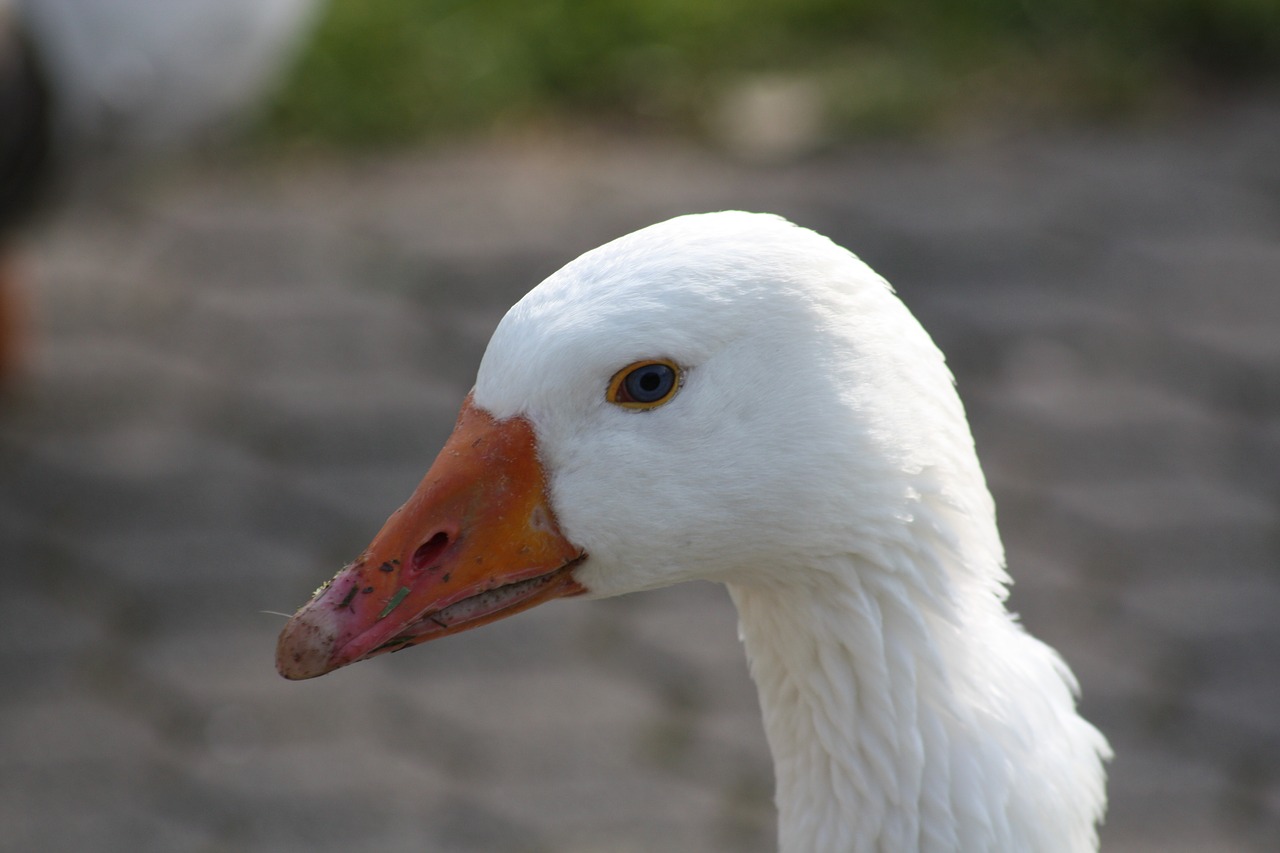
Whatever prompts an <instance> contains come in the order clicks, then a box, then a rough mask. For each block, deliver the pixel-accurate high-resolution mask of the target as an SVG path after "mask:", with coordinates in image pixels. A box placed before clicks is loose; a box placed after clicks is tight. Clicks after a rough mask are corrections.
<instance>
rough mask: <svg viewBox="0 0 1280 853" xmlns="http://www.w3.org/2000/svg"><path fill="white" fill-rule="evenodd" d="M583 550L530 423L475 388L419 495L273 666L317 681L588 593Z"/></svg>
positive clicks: (304, 612) (284, 642) (284, 637)
mask: <svg viewBox="0 0 1280 853" xmlns="http://www.w3.org/2000/svg"><path fill="white" fill-rule="evenodd" d="M585 556H586V554H584V553H583V551H582V549H581V548H578V547H576V546H575V545H573V543H571V542H570V541H569V540H568V539H566V538H565V537H564V535H563V534H562V533H561V532H560V529H559V527H558V526H557V524H556V519H555V515H554V514H553V513H552V511H551V505H550V502H549V500H548V498H547V494H546V478H545V477H544V475H543V472H542V465H541V464H540V463H539V462H538V455H537V446H536V443H535V440H534V433H533V426H532V425H531V424H530V423H529V422H528V421H527V420H525V419H523V418H518V417H516V418H509V419H507V420H504V421H495V420H494V419H493V418H492V417H490V416H489V414H488V413H487V412H485V411H484V410H483V409H480V408H477V407H476V406H475V405H474V404H473V403H472V401H471V397H470V396H468V397H467V399H466V402H464V403H463V406H462V412H461V413H460V414H459V416H458V422H457V424H456V425H455V426H454V429H453V434H452V435H451V436H449V440H448V441H447V442H446V443H445V446H444V449H443V450H441V451H440V455H439V456H437V457H436V461H435V462H434V463H433V464H432V466H431V470H429V471H428V472H427V475H426V477H424V478H423V480H422V482H421V483H420V484H419V485H418V488H417V490H416V491H415V492H414V493H413V495H412V497H410V498H409V500H408V502H406V503H405V505H404V506H402V507H400V509H398V510H396V512H395V513H393V514H392V516H391V517H390V518H389V519H387V523H386V524H385V525H383V528H382V530H381V532H379V533H378V535H377V536H376V537H375V538H374V540H373V542H372V543H371V544H370V545H369V547H368V549H366V550H365V552H364V553H363V554H361V555H360V556H359V557H357V558H356V560H355V562H353V563H352V564H351V565H349V566H347V567H346V568H344V569H343V570H342V571H340V572H338V574H337V576H336V577H335V578H334V579H333V580H331V581H329V582H328V583H327V584H325V585H324V586H322V587H320V589H318V590H317V591H316V593H315V595H314V596H313V597H312V599H311V601H309V602H307V604H306V605H304V606H303V607H302V609H301V610H299V611H298V612H297V613H296V614H294V616H293V618H292V619H290V620H289V623H288V624H287V625H285V627H284V630H283V631H282V632H281V633H280V641H279V643H278V645H277V647H276V668H277V669H278V670H279V671H280V674H281V675H283V676H284V677H285V678H292V679H301V678H313V677H315V676H317V675H324V674H325V673H326V672H331V671H333V670H335V669H337V668H338V667H340V666H346V665H347V664H349V663H355V662H356V661H361V660H367V659H368V658H371V657H374V656H376V655H380V654H382V653H383V652H396V651H399V650H401V649H405V648H408V647H409V646H414V645H417V644H418V643H422V642H425V641H427V640H434V639H436V638H438V637H444V636H447V635H449V634H456V633H458V632H459V631H465V630H467V629H468V628H475V627H477V626H479V625H484V624H487V623H489V622H493V621H494V620H496V619H502V618H504V617H506V616H510V615H512V614H514V613H519V612H520V611H522V610H527V609H529V608H530V607H533V606H534V605H535V604H541V603H542V602H544V601H549V600H550V599H552V598H558V597H561V596H568V595H579V594H581V593H583V592H585V591H586V590H585V589H584V588H583V587H582V586H581V585H579V584H578V583H577V581H575V580H574V578H573V567H574V566H575V565H577V564H578V563H579V562H580V561H581V560H582V559H583V558H584V557H585Z"/></svg>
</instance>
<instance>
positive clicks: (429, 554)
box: [410, 530, 449, 572]
mask: <svg viewBox="0 0 1280 853" xmlns="http://www.w3.org/2000/svg"><path fill="white" fill-rule="evenodd" d="M448 547H449V534H447V533H445V532H444V531H443V530H441V531H440V532H438V533H436V534H435V535H434V536H432V537H431V538H430V539H428V540H427V541H426V542H423V543H422V544H421V545H419V546H418V550H416V551H414V552H413V557H412V558H411V562H410V566H411V567H412V568H413V570H414V571H416V572H421V571H425V570H427V569H430V568H432V567H433V566H434V565H435V564H436V561H437V560H439V559H440V555H441V554H442V553H444V549H445V548H448Z"/></svg>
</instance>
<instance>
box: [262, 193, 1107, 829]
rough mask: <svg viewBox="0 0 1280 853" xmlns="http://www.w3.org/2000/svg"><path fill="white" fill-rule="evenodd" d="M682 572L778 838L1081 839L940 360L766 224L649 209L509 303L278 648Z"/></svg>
mask: <svg viewBox="0 0 1280 853" xmlns="http://www.w3.org/2000/svg"><path fill="white" fill-rule="evenodd" d="M694 579H705V580H712V581H722V582H724V583H725V584H726V585H727V586H728V587H729V592H730V595H731V597H732V598H733V600H734V603H735V604H736V605H737V608H738V612H739V625H740V634H741V637H742V639H743V642H744V644H745V647H746V651H747V656H748V658H749V660H750V664H751V673H752V677H753V678H754V679H755V681H756V683H757V686H758V689H759V694H760V701H761V708H762V711H763V716H764V724H765V733H766V736H767V737H768V740H769V745H770V749H771V751H772V752H773V755H774V761H775V770H776V776H777V780H776V781H777V795H776V801H777V804H778V809H779V840H780V843H781V846H782V848H783V849H784V850H787V851H804V850H855V849H856V850H864V849H887V850H910V849H926V848H927V849H937V850H978V849H983V850H1010V851H1012V850H1019V851H1022V850H1028V851H1029V850H1035V851H1070V853H1080V851H1086V850H1093V849H1096V843H1097V836H1096V832H1095V825H1096V823H1097V821H1098V820H1099V819H1100V818H1101V815H1102V813H1103V809H1104V806H1105V799H1106V798H1105V792H1104V778H1105V777H1104V772H1103V767H1102V762H1103V761H1104V760H1105V759H1106V758H1107V757H1108V756H1109V754H1110V752H1109V747H1108V746H1107V743H1106V740H1105V739H1104V738H1103V737H1102V735H1101V734H1100V733H1098V731H1097V730H1096V729H1094V728H1093V727H1092V726H1090V725H1089V724H1088V723H1087V722H1086V721H1085V720H1083V719H1082V718H1081V717H1080V716H1079V715H1078V714H1077V713H1076V709H1075V697H1074V688H1075V682H1074V679H1073V677H1072V676H1071V673H1070V671H1069V670H1068V669H1067V667H1066V665H1065V664H1064V663H1063V662H1062V661H1061V659H1059V658H1058V657H1057V655H1056V654H1055V653H1054V652H1053V650H1051V649H1049V648H1048V647H1047V646H1045V645H1044V644H1043V643H1040V642H1039V641H1038V640H1036V639H1034V638H1033V637H1031V636H1030V635H1029V634H1027V633H1026V632H1025V631H1024V630H1023V629H1022V627H1021V625H1020V624H1019V623H1018V622H1017V621H1016V620H1015V619H1014V618H1013V617H1012V616H1011V615H1010V614H1009V613H1008V612H1007V611H1006V610H1005V608H1004V598H1005V592H1006V583H1007V580H1008V579H1007V577H1006V575H1005V573H1004V557H1003V552H1002V549H1001V545H1000V540H999V536H998V534H997V532H996V525H995V510H994V506H993V504H992V501H991V497H990V494H989V492H988V491H987V488H986V484H985V482H984V480H983V476H982V471H981V469H980V467H979V465H978V461H977V456H976V454H975V452H974V448H973V441H972V438H971V436H970V433H969V428H968V425H967V423H966V420H965V416H964V412H963V409H962V407H961V405H960V401H959V397H958V396H957V394H956V392H955V389H954V387H953V382H952V379H951V376H950V374H949V372H948V371H947V368H946V366H945V364H944V362H943V359H942V356H941V354H940V353H939V351H938V350H937V348H936V347H934V345H933V343H932V342H931V340H930V339H929V337H928V335H927V334H926V333H925V332H924V331H923V329H922V328H921V327H920V326H919V324H918V323H917V322H916V321H915V319H914V318H913V317H912V316H911V315H910V314H909V313H908V312H907V310H906V308H905V307H904V306H903V305H902V303H901V302H899V301H898V299H897V298H896V297H895V296H894V294H893V292H892V290H891V289H890V288H889V286H888V285H887V284H886V283H885V282H884V280H882V279H881V278H879V277H878V276H877V275H876V274H875V273H873V272H872V271H871V270H870V269H869V268H868V267H867V266H865V265H864V264H863V263H862V262H861V261H859V260H858V259H857V258H855V257H854V256H853V255H852V254H850V253H849V252H848V251H846V250H844V249H842V248H839V247H838V246H836V245H835V244H834V243H832V242H831V241H829V240H827V239H825V238H823V237H820V236H818V235H817V234H814V233H813V232H811V231H807V230H805V229H802V228H799V227H796V226H795V225H792V224H790V223H788V222H786V221H785V220H782V219H779V218H777V217H773V216H766V215H758V214H747V213H716V214H705V215H699V216H686V217H680V218H677V219H673V220H670V221H668V222H665V223H661V224H658V225H655V226H652V227H650V228H646V229H643V230H641V231H638V232H636V233H634V234H631V235H628V236H626V237H622V238H620V239H618V240H615V241H613V242H611V243H608V244H606V245H604V246H602V247H600V248H598V249H596V250H594V251H591V252H588V253H587V254H585V255H583V256H582V257H580V258H578V259H577V260H575V261H573V262H572V263H570V264H568V265H567V266H565V267H564V268H563V269H561V270H560V271H559V272H557V273H555V274H554V275H552V276H551V277H550V278H548V279H547V280H546V281H544V282H542V283H541V284H540V285H538V286H537V287H536V288H534V289H533V290H532V291H530V292H529V293H528V294H527V295H526V296H525V297H524V298H523V299H522V300H520V302H519V303H517V304H516V305H515V306H514V307H513V308H512V309H511V310H510V312H509V313H508V314H507V315H506V317H504V318H503V320H502V322H501V323H500V324H499V326H498V328H497V330H496V331H495V332H494V335H493V338H492V340H491V341H490V343H489V347H488V349H487V351H486V352H485V355H484V358H483V360H482V361H481V364H480V369H479V372H478V374H477V377H476V384H475V388H474V390H473V392H472V393H471V394H470V395H469V396H468V397H467V399H466V401H465V402H464V404H463V407H462V411H461V414H460V415H459V418H458V422H457V425H456V426H455V428H454V431H453V434H452V435H451V436H450V438H449V440H448V441H447V443H446V444H445V446H444V448H443V450H441V452H440V455H439V456H438V457H437V458H436V461H435V463H434V464H433V465H432V466H431V469H430V470H429V471H428V472H427V475H426V477H425V478H424V479H423V481H422V483H421V484H420V485H419V486H418V489H417V490H416V491H415V492H414V494H413V495H412V496H411V497H410V498H409V500H408V501H407V502H406V503H405V505H404V506H403V507H401V508H400V510H398V511H397V512H396V513H394V514H393V515H392V516H391V518H390V519H388V521H387V523H386V525H385V526H384V527H383V529H382V531H381V532H380V533H379V534H378V535H377V536H376V537H375V538H374V540H373V542H372V544H371V545H370V546H369V548H368V549H367V550H366V551H365V552H364V553H363V554H361V555H360V556H359V557H358V558H357V559H356V560H355V561H354V562H353V563H352V564H351V565H349V566H347V567H346V568H344V569H343V570H342V571H340V572H339V573H338V575H337V577H335V578H334V579H333V580H332V581H331V582H329V583H328V584H326V585H325V586H323V587H321V588H320V589H319V590H318V591H317V592H316V594H315V596H314V597H313V598H312V600H311V601H310V602H309V603H308V604H307V605H305V606H304V607H303V608H302V609H301V610H300V611H298V613H297V614H296V615H295V616H294V617H293V618H292V619H291V620H290V622H289V623H288V624H287V625H286V626H285V629H284V631H283V632H282V634H281V636H280V641H279V645H278V647H277V658H276V661H277V667H278V668H279V670H280V672H281V673H282V674H283V675H284V676H285V677H287V678H295V679H296V678H310V677H312V676H316V675H322V674H324V673H326V672H329V671H331V670H333V669H336V668H338V667H340V666H343V665H346V664H349V663H352V662H355V661H359V660H364V659H366V658H370V657H373V656H375V655H379V654H382V653H383V652H388V651H398V650H400V649H403V648H407V647H409V646H412V645H416V644H418V643H421V642H424V641H426V640H430V639H434V638H437V637H443V636H446V635H449V634H453V633H456V632H458V631H462V630H466V629H468V628H473V627H476V626H479V625H483V624H485V623H487V622H491V621H493V620H495V619H500V618H503V617H505V616H509V615H511V614H514V613H517V612H519V611H521V610H524V609H527V608H529V607H532V606H534V605H536V604H539V603H541V602H543V601H547V600H549V599H552V598H558V597H566V596H596V597H602V596H611V595H620V594H623V593H628V592H635V591H639V590H646V589H652V588H655V587H660V586H665V585H668V584H674V583H679V582H681V581H686V580H694Z"/></svg>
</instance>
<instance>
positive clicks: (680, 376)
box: [607, 358, 684, 411]
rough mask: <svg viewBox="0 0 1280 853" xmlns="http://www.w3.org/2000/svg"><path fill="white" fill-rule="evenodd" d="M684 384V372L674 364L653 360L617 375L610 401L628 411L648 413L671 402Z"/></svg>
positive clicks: (639, 363)
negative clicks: (649, 410)
mask: <svg viewBox="0 0 1280 853" xmlns="http://www.w3.org/2000/svg"><path fill="white" fill-rule="evenodd" d="M683 385H684V371H682V370H681V369H680V366H679V365H677V364H676V363H675V362H674V361H670V360H668V359H665V358H649V359H645V360H644V361H637V362H635V363H634V364H628V365H627V366H626V367H624V368H622V369H621V370H619V371H618V372H617V373H615V374H613V378H612V379H610V380H609V393H608V395H607V399H608V400H609V402H610V403H613V404H615V405H618V406H621V407H622V408H624V409H633V410H638V411H646V410H648V409H656V408H657V407H658V406H661V405H662V404H663V403H666V402H668V401H669V400H670V399H671V398H672V397H674V396H675V395H676V392H677V391H679V390H680V388H681V386H683Z"/></svg>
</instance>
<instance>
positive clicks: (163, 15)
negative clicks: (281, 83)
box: [15, 0, 320, 152]
mask: <svg viewBox="0 0 1280 853" xmlns="http://www.w3.org/2000/svg"><path fill="white" fill-rule="evenodd" d="M15 6H16V9H17V12H18V15H19V18H20V19H21V21H22V24H21V26H22V27H23V28H24V29H25V30H26V31H27V36H28V38H29V40H30V42H31V44H32V45H33V46H34V49H35V51H36V53H37V55H38V56H39V58H40V61H41V64H42V65H43V67H44V70H45V73H46V74H47V76H48V80H49V85H50V87H51V89H52V93H53V100H54V104H55V127H56V130H55V135H56V136H58V137H59V138H60V139H61V140H62V141H63V142H64V143H65V144H69V145H72V146H75V147H81V146H87V147H89V148H91V149H95V150H97V151H103V152H116V151H124V150H131V149H135V150H136V149H143V150H147V149H155V148H158V147H167V146H171V145H174V144H177V143H181V142H184V141H189V140H191V139H193V138H197V137H199V136H201V135H202V134H205V133H207V132H209V131H211V130H216V129H219V128H222V127H225V126H226V125H227V124H228V123H229V122H231V121H232V120H233V119H235V118H236V117H237V116H240V115H243V113H244V111H245V110H246V108H247V107H249V106H250V105H251V104H252V103H253V101H254V100H255V99H256V98H257V97H259V96H260V95H261V94H262V92H263V91H264V90H265V89H267V88H268V87H269V86H270V85H271V84H273V83H275V82H276V81H277V78H278V76H279V75H280V73H281V71H282V70H283V69H284V68H285V66H286V63H287V61H288V60H290V59H292V58H293V56H294V53H295V51H296V49H297V48H298V46H299V45H300V43H301V40H302V36H303V35H304V34H305V33H306V32H307V31H308V30H309V25H310V24H311V22H312V21H313V20H314V19H315V13H316V12H317V10H318V9H319V7H320V3H319V2H318V0H16V2H15Z"/></svg>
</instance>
